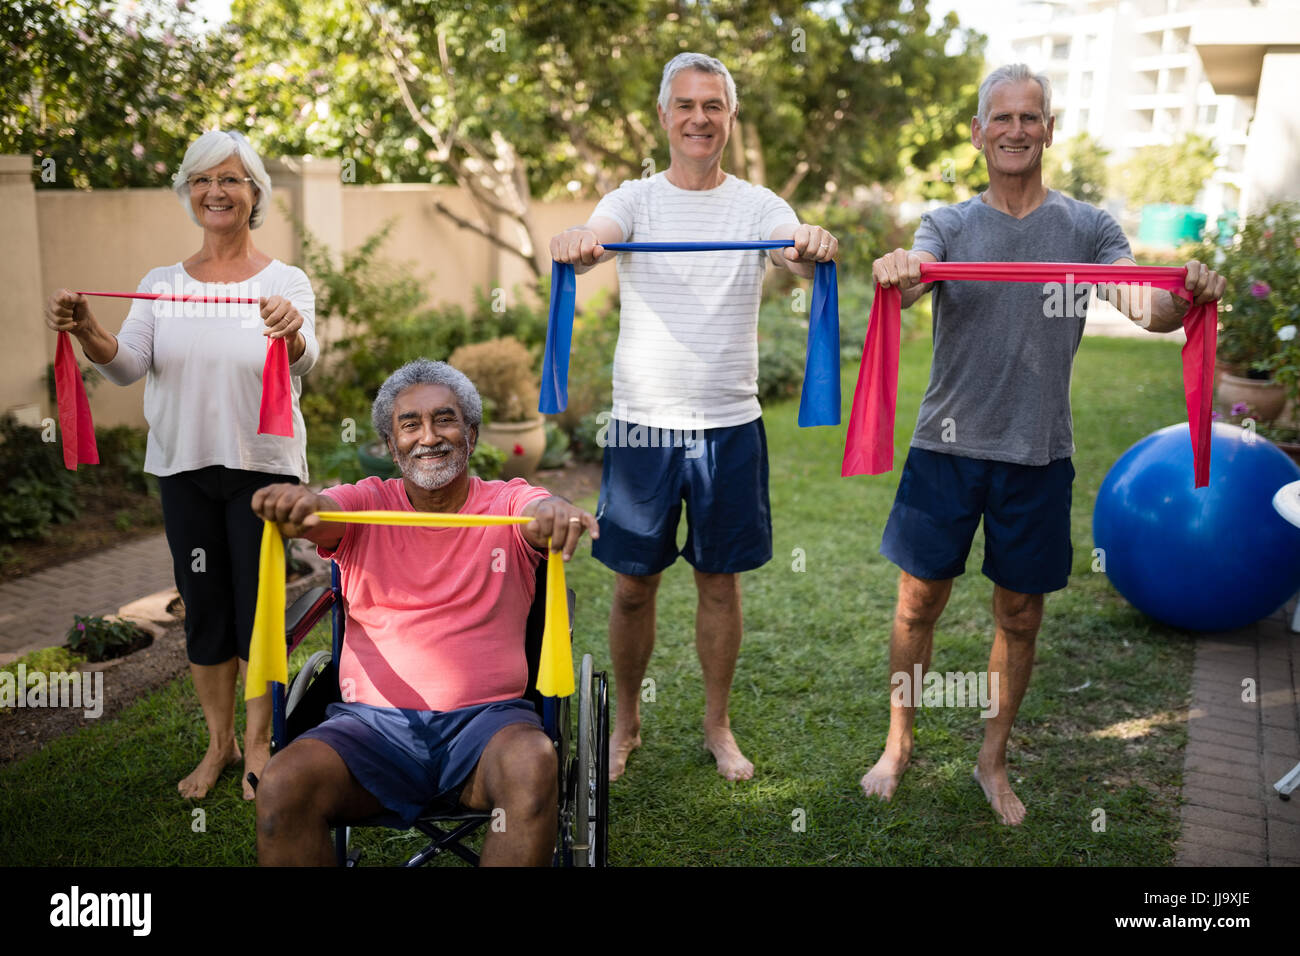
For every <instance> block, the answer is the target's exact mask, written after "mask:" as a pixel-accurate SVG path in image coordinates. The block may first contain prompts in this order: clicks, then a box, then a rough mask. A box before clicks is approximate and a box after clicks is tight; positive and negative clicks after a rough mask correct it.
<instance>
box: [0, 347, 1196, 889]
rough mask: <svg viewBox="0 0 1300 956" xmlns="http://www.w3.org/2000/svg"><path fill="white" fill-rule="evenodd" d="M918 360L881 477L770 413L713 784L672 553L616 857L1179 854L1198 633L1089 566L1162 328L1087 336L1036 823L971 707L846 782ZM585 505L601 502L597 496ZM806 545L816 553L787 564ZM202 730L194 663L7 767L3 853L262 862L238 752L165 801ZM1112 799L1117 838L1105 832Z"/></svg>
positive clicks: (957, 600) (584, 600) (876, 693)
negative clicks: (902, 758)
mask: <svg viewBox="0 0 1300 956" xmlns="http://www.w3.org/2000/svg"><path fill="white" fill-rule="evenodd" d="M929 357H930V348H929V343H928V342H926V341H919V342H911V343H908V344H906V345H905V346H904V351H903V356H902V363H901V373H900V384H899V392H900V396H901V398H900V408H899V416H898V422H899V427H898V435H897V441H898V455H897V460H896V469H895V471H894V472H893V473H891V474H888V475H882V476H878V477H874V478H865V477H858V478H851V479H843V478H840V477H838V476H839V467H840V457H841V454H842V451H843V436H844V429H843V428H842V427H841V428H823V429H808V430H800V429H798V428H797V427H796V426H795V423H794V422H795V414H796V406H795V404H794V403H785V404H780V405H775V406H772V407H770V408H768V409H767V410H766V414H765V422H766V426H767V433H768V441H769V448H770V455H771V475H772V480H771V491H772V513H773V521H774V534H775V557H774V559H773V560H772V562H771V563H770V564H768V565H767V566H766V567H764V568H762V569H760V570H758V571H755V572H752V573H749V574H746V575H745V576H744V579H743V580H744V601H745V643H744V646H743V647H742V649H741V654H740V661H739V665H738V668H737V672H736V679H735V687H734V692H733V696H732V707H731V714H732V725H733V728H734V730H735V732H736V736H737V739H738V740H739V741H740V743H741V746H742V747H743V749H744V750H745V753H746V754H747V755H748V756H749V757H750V758H751V759H752V760H753V761H754V763H755V766H756V768H757V769H756V774H755V777H754V779H753V780H752V781H749V782H743V783H729V782H727V781H725V780H723V779H722V778H721V777H719V776H718V775H717V773H716V771H715V769H714V767H713V763H712V760H711V758H709V757H708V756H707V755H706V754H705V752H704V751H703V749H702V746H701V736H700V731H699V722H700V717H701V715H702V713H703V707H704V700H703V689H702V686H701V680H700V671H699V663H698V661H697V660H696V657H695V649H694V631H693V627H694V624H693V622H694V613H695V596H694V586H693V583H692V576H691V574H690V569H689V567H688V566H687V565H685V563H684V562H678V564H677V565H675V566H674V567H673V568H671V569H669V570H668V571H667V572H666V573H665V575H664V580H663V584H662V587H661V590H660V601H659V625H658V627H659V629H658V645H657V647H656V649H655V654H654V657H653V659H652V660H651V662H650V668H649V671H648V673H647V677H649V678H651V679H652V680H653V681H654V692H655V694H654V696H655V699H654V701H653V702H648V703H645V704H643V705H642V710H643V718H644V723H643V728H642V737H643V739H644V742H645V745H644V746H643V748H642V749H641V750H640V751H639V752H637V753H636V754H634V755H633V757H632V760H631V762H630V764H629V771H628V773H627V775H626V776H625V777H624V778H623V779H622V780H620V781H618V782H617V783H615V784H614V785H613V786H612V788H611V796H610V817H611V826H610V842H611V854H610V855H611V862H613V863H614V864H617V865H625V866H638V865H659V864H667V865H682V864H686V865H711V864H721V865H730V866H746V865H748V866H753V865H773V864H814V865H825V864H835V865H840V864H857V865H860V864H889V865H929V864H940V865H978V864H1013V865H1044V864H1045V865H1060V864H1078V863H1083V864H1103V865H1134V864H1137V865H1164V864H1168V863H1170V862H1171V861H1172V859H1173V847H1174V842H1175V840H1176V838H1177V833H1178V814H1177V806H1178V793H1179V786H1180V783H1181V776H1182V748H1183V746H1184V744H1185V742H1186V732H1185V731H1186V726H1185V723H1183V722H1182V721H1181V719H1180V717H1179V712H1180V711H1181V710H1182V709H1183V708H1184V707H1185V706H1186V704H1187V702H1188V689H1189V686H1190V675H1191V666H1192V656H1193V643H1192V641H1191V639H1190V638H1189V637H1188V636H1187V635H1184V634H1182V633H1181V632H1177V631H1173V630H1171V629H1168V628H1165V627H1163V626H1161V625H1158V624H1155V623H1153V622H1151V621H1149V620H1148V619H1147V618H1145V617H1143V616H1142V615H1141V614H1139V613H1138V612H1137V611H1135V610H1133V609H1132V608H1131V607H1129V606H1128V604H1126V603H1125V602H1124V601H1123V600H1122V599H1121V598H1119V597H1118V596H1117V595H1116V594H1115V592H1114V591H1113V589H1112V588H1111V587H1110V585H1109V583H1108V582H1107V581H1106V578H1105V576H1104V575H1103V574H1098V573H1094V572H1093V571H1092V570H1091V565H1092V555H1091V549H1092V535H1091V515H1092V505H1093V500H1094V498H1095V495H1096V492H1097V489H1098V487H1099V486H1100V484H1101V481H1102V478H1103V477H1104V475H1105V472H1106V470H1107V469H1108V468H1109V467H1110V465H1111V463H1112V462H1114V461H1115V459H1116V458H1118V457H1119V455H1120V454H1121V453H1122V452H1123V451H1124V450H1125V449H1126V448H1128V447H1129V445H1131V444H1132V443H1133V442H1135V441H1137V440H1138V439H1139V438H1141V437H1143V436H1144V435H1146V434H1148V433H1149V432H1151V431H1154V430H1155V429H1156V428H1159V427H1161V426H1163V425H1167V424H1170V423H1172V422H1176V421H1182V420H1185V418H1186V412H1185V409H1184V407H1183V400H1182V391H1181V375H1180V371H1179V368H1180V366H1179V360H1178V349H1177V346H1176V345H1174V344H1173V343H1170V342H1163V341H1159V340H1157V339H1155V338H1154V337H1152V339H1149V340H1148V339H1141V340H1114V339H1086V340H1085V341H1084V344H1083V346H1082V348H1081V349H1080V352H1079V358H1078V362H1077V364H1076V368H1075V374H1074V417H1075V444H1076V445H1077V447H1078V449H1079V451H1078V454H1077V455H1076V457H1075V459H1074V462H1075V468H1076V470H1077V473H1078V477H1077V479H1076V482H1075V485H1074V511H1073V540H1074V549H1075V558H1074V574H1073V576H1072V578H1071V583H1070V586H1069V588H1068V589H1066V590H1065V591H1063V592H1059V593H1057V594H1055V595H1053V596H1051V597H1050V598H1049V599H1048V602H1047V613H1046V618H1045V621H1044V625H1043V630H1042V634H1041V637H1040V639H1039V648H1038V658H1037V666H1036V670H1035V673H1034V678H1033V682H1032V683H1031V685H1030V688H1029V693H1028V695H1027V697H1026V699H1025V702H1024V705H1023V707H1022V709H1021V712H1020V716H1019V719H1018V720H1017V723H1016V731H1015V733H1014V734H1013V737H1012V745H1011V751H1010V759H1011V763H1012V782H1013V784H1014V785H1015V786H1016V789H1017V792H1018V794H1019V795H1020V796H1021V798H1022V799H1023V800H1024V802H1025V804H1026V806H1027V807H1028V809H1029V816H1028V818H1027V820H1026V822H1025V824H1024V825H1023V826H1021V827H1019V828H1014V829H1012V828H1006V827H1002V826H1000V825H998V824H997V823H996V821H995V819H994V817H993V814H992V812H991V811H990V810H989V808H988V806H987V804H986V803H985V802H984V799H983V796H982V794H981V792H980V790H979V787H978V786H977V785H976V784H975V783H974V781H973V780H972V779H971V776H970V772H971V768H972V766H973V763H974V759H975V754H976V751H977V750H978V747H979V741H980V737H981V732H982V727H981V722H980V720H979V718H978V716H977V711H976V710H975V709H972V708H967V709H955V708H954V709H930V710H922V711H921V712H920V713H919V715H918V719H917V746H916V751H915V753H914V759H913V764H912V767H911V769H910V770H909V772H908V774H907V776H906V778H905V779H904V782H903V784H902V786H901V787H900V789H899V791H898V793H897V794H896V795H895V798H894V801H893V802H892V803H891V804H881V803H879V802H876V801H868V800H867V799H866V798H864V797H863V795H862V793H861V791H860V790H859V788H858V779H859V778H860V777H861V776H862V774H863V772H864V771H865V770H866V769H867V767H869V766H870V765H871V763H872V762H873V761H874V760H875V758H876V757H877V756H878V755H879V752H880V748H881V745H882V744H883V742H884V737H885V731H886V728H887V726H888V719H889V713H888V710H889V708H888V693H889V675H888V673H887V671H888V666H887V664H888V657H887V655H888V633H889V624H890V619H891V615H892V610H893V603H894V597H895V587H896V581H897V571H896V570H895V569H894V568H893V566H892V565H890V564H888V563H887V562H886V561H885V560H884V559H883V558H881V557H880V555H879V554H878V553H877V549H878V547H879V544H880V534H881V530H882V528H883V526H884V522H885V518H886V516H887V515H888V511H889V506H890V504H891V502H892V500H893V494H894V489H895V485H896V483H897V476H898V469H899V468H901V465H902V462H903V457H904V454H905V451H906V446H907V443H908V441H909V439H910V432H911V427H912V424H913V423H914V422H915V420H916V411H917V405H918V404H919V401H920V396H921V394H922V392H923V390H924V386H925V382H926V379H927V377H928V369H929ZM855 378H856V368H851V367H847V366H846V367H845V369H844V401H845V405H846V407H847V404H848V402H849V400H850V399H851V396H852V389H853V384H854V381H855ZM845 420H846V421H847V414H846V415H845ZM584 504H585V505H586V506H587V507H589V508H592V509H593V510H594V507H595V502H594V500H592V501H587V502H584ZM682 535H683V537H684V528H683V530H682ZM796 549H801V551H802V554H803V563H804V567H805V568H806V570H803V571H799V570H795V569H794V567H795V560H796V559H795V555H796ZM982 559H983V554H982V536H980V535H977V538H976V542H975V546H974V548H973V549H972V554H971V559H970V562H969V564H968V568H969V569H970V573H968V574H967V575H965V576H964V577H963V578H961V579H960V580H959V581H958V583H957V586H956V588H955V589H954V592H953V597H952V600H951V602H950V603H949V605H948V609H947V611H946V612H945V614H944V617H943V619H942V620H941V621H940V624H939V628H938V632H937V634H936V639H935V653H934V659H933V662H932V667H933V668H934V669H935V670H938V671H958V670H959V671H982V670H983V669H984V667H985V665H986V661H987V656H988V650H989V645H990V642H991V636H992V617H991V613H990V601H991V597H992V585H991V584H990V582H989V581H987V580H986V579H985V578H983V577H982V576H981V575H980V574H979V573H978V569H979V567H980V564H981V562H982ZM569 582H570V586H571V587H573V588H574V589H575V590H576V591H577V594H578V611H577V617H576V629H577V634H576V638H575V644H576V646H575V655H581V654H582V653H584V652H590V653H592V654H593V655H595V658H596V661H597V666H598V667H606V666H608V660H609V653H608V648H607V644H606V640H607V636H606V624H607V617H608V611H609V602H610V595H611V587H612V582H613V578H612V575H611V574H610V573H609V572H608V571H606V570H605V569H604V568H603V567H602V566H600V565H599V564H597V563H596V562H594V561H593V560H592V559H591V558H590V557H589V556H586V555H581V556H579V557H577V558H575V560H574V561H573V563H572V565H571V567H570V571H569ZM317 640H318V641H323V640H324V638H323V635H320V636H318V638H317ZM205 740H206V738H205V735H204V731H203V721H202V716H201V713H200V711H199V709H198V703H197V700H196V698H195V696H194V692H193V688H192V687H191V685H190V682H189V679H188V678H184V679H181V680H178V681H176V682H175V683H173V684H172V685H171V686H169V687H167V688H165V689H163V690H161V691H159V692H157V693H155V694H153V695H151V696H149V697H148V698H145V699H143V700H141V701H140V702H138V703H137V704H136V705H135V706H134V707H132V708H130V709H129V710H128V711H126V712H125V713H124V714H123V715H121V716H120V717H119V718H117V719H114V720H109V721H105V722H103V723H102V724H99V725H97V726H95V727H93V728H90V729H88V730H85V731H82V732H79V733H77V734H75V735H73V736H71V737H67V738H64V739H62V740H58V741H56V742H54V743H52V744H50V745H49V746H48V747H45V748H44V749H43V750H41V752H39V753H37V754H35V755H34V756H32V757H31V758H29V759H27V760H25V761H23V762H21V763H18V764H15V765H11V766H9V767H6V768H4V769H3V770H2V771H0V864H5V865H15V864H36V863H43V864H61V865H78V866H81V865H95V864H101V865H102V864H109V865H112V864H137V865H175V864H185V865H243V864H251V863H253V862H255V848H254V832H253V819H254V818H253V810H252V807H251V806H250V805H248V804H245V803H244V801H243V800H241V799H240V797H239V783H238V781H237V779H236V774H235V773H234V772H233V771H231V772H229V773H227V774H226V776H224V777H223V778H222V780H221V781H220V783H219V784H218V786H217V788H216V790H215V791H214V793H213V794H212V795H211V796H210V797H209V798H208V799H206V800H204V801H203V802H202V803H199V804H196V803H192V802H190V801H186V800H182V799H180V798H179V797H178V796H177V795H176V792H175V783H176V781H177V780H178V779H180V778H181V777H182V776H184V775H185V774H186V773H188V772H189V770H190V769H191V768H192V766H193V764H194V763H195V761H197V759H198V757H199V756H200V754H201V752H202V749H203V746H204V743H205ZM199 808H201V809H202V810H203V811H204V819H203V821H202V822H203V824H204V827H203V829H199V827H198V822H199V821H198V820H197V819H196V817H195V815H194V811H195V810H196V809H199ZM1099 810H1100V811H1102V812H1104V815H1105V828H1104V832H1099V831H1098V830H1097V829H1096V826H1097V822H1098V821H1099V820H1100V814H1099V813H1098V811H1099ZM800 811H801V812H800ZM800 820H802V821H803V822H804V827H803V828H802V829H800V828H798V827H797V826H796V824H797V823H798V822H799V821H800ZM365 839H366V853H367V858H368V859H370V860H371V861H376V860H386V859H394V858H398V857H401V856H402V855H404V854H405V853H407V852H409V851H410V850H411V849H412V848H413V841H412V840H410V839H409V838H408V837H406V836H404V835H399V834H386V833H383V832H375V833H373V834H367V836H366V838H365Z"/></svg>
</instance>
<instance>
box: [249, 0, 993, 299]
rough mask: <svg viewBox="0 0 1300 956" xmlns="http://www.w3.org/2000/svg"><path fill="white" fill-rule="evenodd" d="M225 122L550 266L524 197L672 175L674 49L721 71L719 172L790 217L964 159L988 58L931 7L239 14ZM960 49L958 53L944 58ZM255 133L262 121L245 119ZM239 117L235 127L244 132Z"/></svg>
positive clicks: (537, 7) (674, 1)
mask: <svg viewBox="0 0 1300 956" xmlns="http://www.w3.org/2000/svg"><path fill="white" fill-rule="evenodd" d="M233 10H234V18H235V24H234V28H233V32H234V33H235V35H236V39H235V43H236V45H237V46H238V47H239V49H240V51H241V55H242V57H243V59H242V60H241V62H240V67H241V70H242V72H241V75H240V76H239V77H238V78H237V79H236V80H235V82H234V84H233V88H232V111H233V114H241V113H242V114H243V118H244V119H245V120H246V121H247V125H248V129H249V132H250V136H252V137H253V138H254V139H255V140H257V139H258V137H259V136H261V137H264V139H265V143H266V145H268V146H269V145H274V148H275V149H277V150H280V151H285V152H305V153H324V154H326V155H335V156H339V157H340V158H341V159H344V160H345V161H346V160H349V159H350V160H352V163H351V164H350V166H349V168H351V169H352V170H353V171H354V172H355V176H356V179H357V181H363V182H364V181H371V182H373V181H397V180H412V179H423V180H425V181H434V182H455V183H458V184H460V185H461V186H462V187H464V188H465V189H467V190H468V192H469V193H470V195H471V196H472V197H473V199H474V202H475V205H476V207H477V211H478V218H477V221H473V220H466V219H465V218H464V217H462V216H459V215H457V214H456V213H454V212H453V211H452V210H450V209H447V208H446V207H442V209H441V211H442V213H443V214H444V215H447V216H449V217H451V218H452V219H453V220H454V221H456V222H458V223H459V224H460V225H462V226H463V227H465V228H469V229H473V230H474V231H476V232H479V233H481V234H483V235H485V236H487V237H489V238H490V239H491V240H492V241H494V242H496V243H497V244H498V245H500V246H501V247H502V248H504V249H507V250H509V251H510V252H512V253H514V254H516V255H518V256H520V257H521V258H523V259H525V260H526V261H527V262H528V263H529V264H530V266H531V267H532V268H533V269H534V271H535V272H537V273H538V274H540V273H541V270H542V268H543V266H544V264H545V263H544V260H543V254H544V250H543V249H541V248H539V247H540V237H535V236H533V234H532V233H533V229H532V225H531V220H530V216H529V203H530V201H531V197H532V196H544V197H547V196H554V195H557V194H560V195H564V194H574V193H577V194H584V195H592V194H596V193H601V192H605V191H607V190H609V189H611V188H613V187H614V186H616V185H617V184H618V182H619V181H621V180H622V179H627V178H634V177H637V176H641V175H643V174H644V173H647V172H650V171H651V170H653V169H662V168H664V166H666V165H667V160H668V157H667V152H666V146H665V144H664V142H663V139H662V137H661V136H660V135H659V130H658V128H657V127H658V118H657V115H656V112H655V100H656V98H657V93H658V85H659V76H660V71H661V69H662V67H663V64H664V63H665V62H666V61H667V60H668V59H669V58H670V57H671V56H672V55H673V54H675V53H678V52H680V51H681V50H683V49H702V50H704V51H707V52H709V53H711V54H713V55H715V56H718V57H719V58H721V59H722V60H723V61H724V62H726V63H728V64H729V66H730V67H731V69H732V72H733V74H734V75H735V77H736V82H737V86H738V88H739V93H740V104H741V113H740V122H739V125H738V128H737V131H736V134H735V136H734V137H733V140H732V147H731V148H732V153H731V155H730V156H729V157H728V158H727V161H726V164H725V165H726V167H727V168H728V169H729V170H730V171H732V172H734V173H736V174H737V175H741V176H744V177H746V178H749V179H751V180H754V181H758V182H766V183H767V184H768V185H771V186H772V187H773V188H775V189H776V190H777V191H778V192H780V193H781V194H782V195H784V196H786V197H787V198H789V199H791V200H792V201H795V202H801V201H807V200H810V199H814V198H817V197H825V196H826V195H827V194H828V193H829V192H831V191H833V190H835V189H842V188H851V187H853V186H855V185H859V184H869V183H873V182H877V181H887V180H890V179H892V178H895V177H897V176H898V174H899V172H900V170H901V160H900V156H901V154H902V153H903V151H904V147H906V149H907V151H908V152H909V154H911V155H913V156H914V161H920V162H929V161H931V160H932V159H933V158H934V157H936V156H937V155H938V154H939V152H940V151H941V150H942V149H944V148H946V147H948V146H950V145H952V144H953V143H955V142H956V141H957V138H958V136H959V133H958V127H959V123H960V121H961V117H962V116H963V115H964V114H969V113H970V112H972V103H970V102H967V100H969V99H970V97H969V96H968V95H966V94H967V92H968V91H969V89H971V88H973V83H974V82H975V81H977V79H978V70H979V68H980V55H979V51H980V47H979V45H978V43H977V42H972V38H971V37H970V36H967V35H966V34H965V33H964V31H962V30H961V29H960V28H959V27H958V25H957V20H956V18H955V17H954V16H952V15H949V17H948V18H947V19H945V20H944V21H943V22H942V23H939V24H933V23H932V22H931V20H930V17H929V15H928V14H927V13H926V11H925V6H924V3H923V2H916V3H910V2H908V0H850V2H845V3H843V4H841V5H838V6H837V7H836V8H835V10H833V11H830V10H827V11H825V12H822V11H820V10H818V9H816V8H811V7H809V6H806V5H805V4H802V3H799V2H795V0H774V2H772V3H770V4H768V5H766V6H762V5H757V4H750V3H745V2H740V0H714V2H712V3H707V4H703V3H701V4H695V3H686V2H682V0H593V2H590V3H587V4H585V5H584V6H583V8H582V13H581V15H580V16H574V15H573V10H572V8H570V7H568V6H562V5H559V4H555V3H541V2H523V3H518V4H504V3H489V2H481V0H480V2H469V3H463V2H462V3H454V2H450V0H433V2H429V3H421V4H418V5H415V4H404V3H396V2H392V3H378V2H376V3H366V4H362V3H361V2H360V0H269V2H251V0H236V3H235V5H234V8H233ZM954 38H956V39H961V40H965V41H966V42H965V44H964V46H965V49H964V51H963V52H962V53H959V54H956V55H948V54H947V53H946V52H945V48H946V46H947V45H948V44H949V42H950V41H951V40H953V39H954ZM254 117H256V122H253V118H254ZM239 120H240V117H239V116H238V115H232V122H234V121H239Z"/></svg>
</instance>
